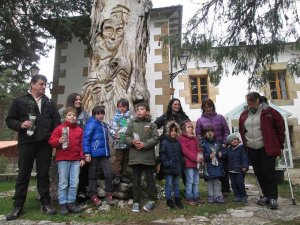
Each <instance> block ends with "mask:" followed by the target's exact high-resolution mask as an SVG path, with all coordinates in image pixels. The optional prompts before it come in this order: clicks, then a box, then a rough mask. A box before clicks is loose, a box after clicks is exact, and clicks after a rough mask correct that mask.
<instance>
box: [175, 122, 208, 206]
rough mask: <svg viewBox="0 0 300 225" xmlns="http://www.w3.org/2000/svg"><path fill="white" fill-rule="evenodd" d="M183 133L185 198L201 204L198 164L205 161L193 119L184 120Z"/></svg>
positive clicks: (181, 140) (181, 137)
mask: <svg viewBox="0 0 300 225" xmlns="http://www.w3.org/2000/svg"><path fill="white" fill-rule="evenodd" d="M181 132H182V135H181V136H180V137H179V142H180V144H181V148H182V154H183V156H184V159H185V169H184V173H185V176H186V184H185V198H186V201H187V203H188V204H189V205H196V204H197V203H198V204H200V203H201V201H200V193H199V167H197V164H198V165H199V164H200V163H202V162H203V156H202V150H201V148H200V147H199V146H198V141H197V139H196V136H195V134H194V126H193V124H192V122H191V121H184V122H183V123H182V124H181Z"/></svg>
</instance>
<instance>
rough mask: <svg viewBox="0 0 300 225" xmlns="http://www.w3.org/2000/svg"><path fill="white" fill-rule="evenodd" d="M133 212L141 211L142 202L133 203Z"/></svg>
mask: <svg viewBox="0 0 300 225" xmlns="http://www.w3.org/2000/svg"><path fill="white" fill-rule="evenodd" d="M131 211H132V212H140V204H139V203H137V202H136V203H133V205H132V210H131Z"/></svg>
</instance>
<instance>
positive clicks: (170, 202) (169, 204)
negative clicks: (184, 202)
mask: <svg viewBox="0 0 300 225" xmlns="http://www.w3.org/2000/svg"><path fill="white" fill-rule="evenodd" d="M166 203H167V206H169V208H170V209H175V205H174V202H173V200H172V199H167V200H166Z"/></svg>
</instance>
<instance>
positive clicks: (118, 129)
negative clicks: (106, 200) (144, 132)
mask: <svg viewBox="0 0 300 225" xmlns="http://www.w3.org/2000/svg"><path fill="white" fill-rule="evenodd" d="M117 108H118V110H117V113H116V114H115V115H114V118H113V119H112V121H111V123H110V133H111V135H112V137H113V138H114V140H115V143H114V147H115V156H116V158H115V161H114V164H113V170H114V176H115V177H114V179H113V184H114V185H116V186H117V185H118V184H119V183H120V180H121V176H123V177H122V180H123V181H127V180H128V179H127V178H126V177H125V176H126V175H127V174H126V172H127V165H128V156H129V149H128V146H127V145H126V144H125V131H126V129H127V125H128V123H129V120H130V118H131V113H130V111H129V102H128V100H127V99H123V98H122V99H120V100H119V101H118V102H117ZM127 182H128V181H127ZM127 182H126V183H127Z"/></svg>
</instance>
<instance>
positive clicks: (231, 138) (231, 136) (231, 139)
mask: <svg viewBox="0 0 300 225" xmlns="http://www.w3.org/2000/svg"><path fill="white" fill-rule="evenodd" d="M233 139H239V137H238V136H237V135H236V134H230V135H228V137H227V142H228V143H229V144H230V143H231V142H232V141H233Z"/></svg>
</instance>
